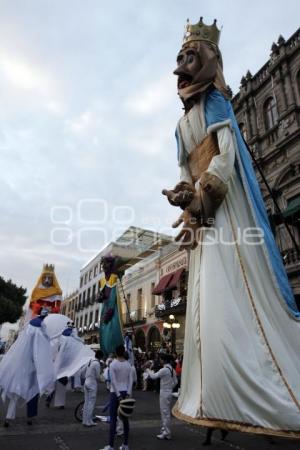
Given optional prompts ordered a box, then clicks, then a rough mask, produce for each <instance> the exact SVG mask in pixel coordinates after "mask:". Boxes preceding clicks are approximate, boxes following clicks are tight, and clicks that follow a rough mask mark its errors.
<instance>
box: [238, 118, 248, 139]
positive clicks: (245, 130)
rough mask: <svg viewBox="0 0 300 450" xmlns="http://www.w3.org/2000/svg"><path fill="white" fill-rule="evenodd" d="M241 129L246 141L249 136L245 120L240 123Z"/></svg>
mask: <svg viewBox="0 0 300 450" xmlns="http://www.w3.org/2000/svg"><path fill="white" fill-rule="evenodd" d="M239 129H240V132H241V133H242V135H243V138H244V139H245V141H247V137H248V136H247V128H246V125H245V124H244V122H241V123H239Z"/></svg>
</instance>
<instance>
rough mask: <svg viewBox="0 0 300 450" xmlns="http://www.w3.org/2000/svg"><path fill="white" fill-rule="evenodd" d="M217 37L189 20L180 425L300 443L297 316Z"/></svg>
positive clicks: (181, 64) (181, 130)
mask: <svg viewBox="0 0 300 450" xmlns="http://www.w3.org/2000/svg"><path fill="white" fill-rule="evenodd" d="M218 39H219V30H218V28H217V26H216V23H214V24H213V25H212V26H206V25H205V24H204V23H203V21H202V18H201V19H200V21H199V23H197V24H196V25H191V24H189V23H188V24H187V28H186V33H185V36H184V41H183V45H182V48H181V50H180V52H179V54H178V56H177V68H176V70H175V71H174V74H175V75H177V77H178V93H179V96H180V99H181V100H182V102H183V104H184V109H185V112H184V115H183V117H182V118H181V119H180V120H179V122H178V125H177V129H176V137H177V143H178V162H179V167H180V172H181V177H180V182H179V183H178V184H177V185H176V186H175V188H174V189H173V190H169V191H167V190H164V191H163V193H164V194H165V195H167V197H168V200H169V202H170V203H171V204H172V205H174V206H178V207H180V208H181V209H182V210H183V213H182V214H181V216H180V218H179V220H178V221H177V222H176V223H175V224H174V226H178V225H179V224H182V229H181V231H180V233H179V235H178V236H177V240H178V241H179V242H180V245H181V247H182V248H187V249H190V250H191V252H190V265H189V284H188V295H187V312H186V330H185V344H184V360H183V371H182V381H181V393H180V397H179V399H178V402H177V404H176V406H175V408H174V413H175V415H176V416H177V417H178V418H181V419H184V420H187V421H189V422H192V423H195V424H199V425H205V426H209V427H220V428H225V429H226V428H227V429H235V430H240V431H247V432H255V433H262V434H274V435H283V436H294V437H300V377H299V374H300V358H299V348H300V344H299V342H300V323H299V318H300V313H299V311H298V310H297V307H296V305H295V301H294V297H293V294H292V291H291V289H290V286H289V283H288V279H287V276H286V273H285V270H284V267H283V264H282V260H281V256H280V253H279V251H278V249H277V247H276V244H275V242H274V238H273V235H272V232H271V230H270V226H269V223H268V218H267V215H266V211H265V207H264V203H263V200H262V196H261V193H260V189H259V186H258V183H257V180H256V177H255V173H254V171H253V168H252V164H251V160H250V157H249V154H248V151H247V148H246V146H245V144H244V141H243V139H242V136H241V134H240V131H239V128H238V125H237V122H236V119H235V116H234V113H233V111H232V107H231V104H230V101H229V96H228V91H227V87H226V84H225V81H224V77H223V73H222V59H221V54H220V51H219V48H218Z"/></svg>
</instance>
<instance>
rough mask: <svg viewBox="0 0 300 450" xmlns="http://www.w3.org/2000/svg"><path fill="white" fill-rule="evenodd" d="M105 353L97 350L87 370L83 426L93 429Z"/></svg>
mask: <svg viewBox="0 0 300 450" xmlns="http://www.w3.org/2000/svg"><path fill="white" fill-rule="evenodd" d="M102 358H103V352H102V351H101V350H97V351H96V353H95V358H94V359H91V360H90V362H89V363H88V366H87V368H86V374H85V382H84V406H83V412H82V425H83V426H85V427H93V426H95V425H96V423H95V422H94V421H93V412H94V408H95V403H96V398H97V385H98V382H100V374H101V364H100V360H101V359H102Z"/></svg>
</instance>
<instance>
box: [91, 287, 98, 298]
mask: <svg viewBox="0 0 300 450" xmlns="http://www.w3.org/2000/svg"><path fill="white" fill-rule="evenodd" d="M96 286H97V285H96V284H94V285H93V290H92V300H93V301H94V300H95V297H96Z"/></svg>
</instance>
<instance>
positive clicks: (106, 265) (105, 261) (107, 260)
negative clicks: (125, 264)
mask: <svg viewBox="0 0 300 450" xmlns="http://www.w3.org/2000/svg"><path fill="white" fill-rule="evenodd" d="M114 262H115V258H113V257H112V256H104V257H103V258H102V259H101V266H102V270H103V271H104V272H105V273H107V272H111V271H112V270H113V267H114Z"/></svg>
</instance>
